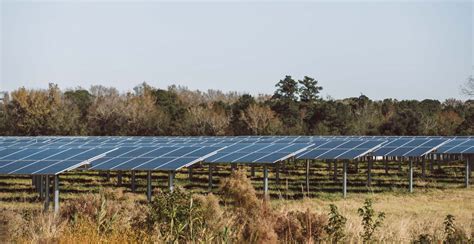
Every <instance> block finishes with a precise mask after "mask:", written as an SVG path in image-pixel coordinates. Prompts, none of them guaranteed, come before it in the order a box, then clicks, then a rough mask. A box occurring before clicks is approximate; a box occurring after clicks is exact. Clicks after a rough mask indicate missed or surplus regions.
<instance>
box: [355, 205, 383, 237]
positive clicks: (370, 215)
mask: <svg viewBox="0 0 474 244" xmlns="http://www.w3.org/2000/svg"><path fill="white" fill-rule="evenodd" d="M357 212H358V213H359V216H360V217H362V227H363V228H364V232H362V233H361V235H362V238H364V241H371V240H372V236H373V234H374V233H375V231H376V230H377V228H379V227H380V226H381V225H382V222H383V220H384V218H385V213H384V212H380V213H379V214H378V215H377V217H376V218H375V215H376V213H375V211H374V209H373V208H372V200H371V199H366V200H365V202H364V206H362V208H359V209H358V211H357Z"/></svg>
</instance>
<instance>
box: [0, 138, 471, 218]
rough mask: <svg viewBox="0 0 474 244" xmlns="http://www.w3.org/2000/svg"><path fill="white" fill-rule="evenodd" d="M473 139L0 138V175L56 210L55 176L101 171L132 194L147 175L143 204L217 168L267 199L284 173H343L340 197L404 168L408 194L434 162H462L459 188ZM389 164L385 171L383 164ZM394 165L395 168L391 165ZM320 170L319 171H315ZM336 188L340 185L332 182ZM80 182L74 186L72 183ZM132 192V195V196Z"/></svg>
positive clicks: (310, 180) (467, 172) (309, 178)
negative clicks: (242, 172)
mask: <svg viewBox="0 0 474 244" xmlns="http://www.w3.org/2000/svg"><path fill="white" fill-rule="evenodd" d="M473 154H474V138H473V137H439V136H437V137H399V136H397V137H389V136H236V137H233V136H228V137H227V136H225V137H1V138H0V175H3V176H4V177H8V178H15V177H19V176H22V177H31V188H32V189H34V190H35V192H36V193H37V194H38V196H39V199H42V201H43V203H44V209H45V210H46V211H47V210H49V209H50V205H53V208H52V209H53V210H54V212H57V211H59V206H60V199H61V195H60V192H61V178H62V177H63V176H65V175H68V174H71V173H74V172H99V173H100V175H103V177H105V178H106V179H110V177H111V175H116V176H117V181H118V183H119V184H120V185H122V177H123V175H129V176H130V185H129V186H128V187H130V191H131V192H137V191H136V190H137V188H138V187H140V186H138V181H137V180H136V178H137V177H136V175H139V174H141V175H143V174H145V175H146V185H144V186H143V185H142V186H141V187H144V188H145V189H146V191H145V192H146V198H147V200H148V201H151V199H152V198H153V194H152V192H153V183H152V181H153V177H154V175H156V174H158V173H159V174H163V173H165V174H166V175H167V179H166V181H167V187H168V189H169V190H170V191H173V190H174V187H175V184H176V180H177V179H176V174H177V173H179V174H185V175H186V176H187V178H188V181H189V182H193V180H194V179H195V178H194V177H193V174H195V173H196V172H197V171H200V172H201V173H202V172H203V171H206V172H207V180H208V184H207V185H208V189H209V191H211V190H212V188H213V187H214V184H215V178H214V177H215V175H218V174H219V169H220V168H221V167H227V166H229V167H230V168H231V170H235V169H237V168H238V167H240V168H246V169H248V170H249V171H250V172H249V173H250V175H251V176H252V177H255V173H256V171H260V172H259V173H261V174H262V177H261V178H259V179H260V180H261V186H262V187H261V188H259V189H261V192H262V195H264V196H266V197H268V198H270V197H271V195H270V193H269V184H270V180H269V179H271V177H270V175H269V172H271V173H272V174H273V178H274V179H271V180H272V181H271V182H274V183H275V184H279V181H280V172H281V171H283V169H284V168H286V169H287V168H289V167H292V166H295V165H304V168H305V180H304V182H300V184H301V185H302V186H303V188H304V189H302V191H303V192H306V193H308V195H310V194H309V192H310V190H311V188H312V187H313V185H314V184H318V182H314V179H315V178H314V175H315V174H316V171H315V170H314V168H315V167H316V166H318V167H323V168H325V169H327V172H328V174H329V175H330V176H331V172H334V175H333V177H334V178H337V176H338V172H339V171H341V174H340V175H341V178H342V181H341V182H340V183H341V184H340V187H339V189H340V192H341V194H342V196H343V197H346V195H347V194H348V187H347V184H348V175H349V174H351V171H350V170H348V168H351V169H353V168H355V169H356V170H357V171H358V168H359V165H362V164H364V165H367V167H366V182H365V183H366V185H367V186H368V187H372V186H376V184H377V182H374V176H373V173H372V170H373V165H374V163H378V164H379V165H383V167H385V171H386V173H389V167H391V169H393V167H394V166H395V167H398V168H399V169H400V168H401V167H407V168H408V174H407V175H406V182H407V183H408V185H407V188H406V191H409V192H413V191H414V168H415V167H417V166H418V167H419V168H420V169H421V176H422V177H424V176H425V175H426V174H427V171H428V170H430V171H432V170H433V167H434V165H435V164H437V165H439V164H440V163H443V165H449V164H450V162H452V161H458V162H459V161H462V162H463V163H464V170H463V173H464V182H463V183H464V184H463V185H464V186H465V187H468V186H469V180H470V176H471V174H472V168H473V164H472V161H473V159H472V155H473ZM389 162H390V165H389ZM393 162H396V164H395V165H393ZM321 165H322V166H321ZM337 182H339V181H337ZM77 184H80V183H77ZM137 194H138V193H137Z"/></svg>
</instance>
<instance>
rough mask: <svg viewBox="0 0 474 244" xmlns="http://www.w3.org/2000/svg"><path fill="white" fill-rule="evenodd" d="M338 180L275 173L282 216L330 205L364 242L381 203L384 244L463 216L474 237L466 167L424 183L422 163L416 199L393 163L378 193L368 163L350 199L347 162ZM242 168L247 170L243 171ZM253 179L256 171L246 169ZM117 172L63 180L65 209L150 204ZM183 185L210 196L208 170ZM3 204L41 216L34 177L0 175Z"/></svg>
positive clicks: (160, 182) (378, 176) (141, 178)
mask: <svg viewBox="0 0 474 244" xmlns="http://www.w3.org/2000/svg"><path fill="white" fill-rule="evenodd" d="M338 166H339V167H338V169H337V178H336V179H335V178H334V168H333V165H331V168H329V169H328V164H327V163H325V162H315V163H312V164H311V168H310V172H311V173H310V190H309V194H308V192H307V190H306V189H305V177H306V172H305V164H304V163H303V162H293V163H289V164H287V165H282V166H281V169H280V174H279V175H280V183H279V184H277V182H276V180H275V171H274V170H273V169H270V174H269V177H270V182H269V187H270V196H271V200H272V201H271V203H272V205H273V206H274V208H275V209H276V210H277V211H280V212H288V211H291V210H300V211H305V210H306V209H308V208H309V209H310V210H311V211H314V212H317V213H320V214H324V213H328V211H329V204H335V205H336V206H338V207H339V209H340V211H341V213H342V214H343V215H344V216H346V217H347V219H348V221H347V226H346V229H347V236H348V238H349V240H352V241H360V240H361V239H360V238H361V237H360V232H361V230H362V226H361V224H360V217H359V216H358V215H357V209H358V208H360V207H361V206H362V204H363V202H364V199H366V198H371V199H373V200H374V202H375V203H374V209H375V210H376V211H383V212H385V213H386V219H385V221H384V225H383V226H382V229H381V231H379V232H378V234H377V235H378V236H377V238H378V239H379V240H386V241H395V242H409V241H410V240H413V239H416V238H417V236H418V235H420V234H423V233H427V234H430V235H432V236H435V237H437V238H438V239H442V237H443V235H444V232H443V221H444V218H445V217H446V215H448V214H452V215H454V216H455V218H456V223H457V226H458V227H459V228H460V229H462V230H463V231H464V232H465V233H466V234H467V235H472V234H471V233H474V231H473V230H472V229H473V228H474V190H473V189H472V188H469V189H465V188H464V175H465V168H464V164H463V163H462V162H451V163H449V164H443V165H441V166H440V167H439V166H438V165H436V166H435V167H434V170H433V171H432V172H430V171H429V170H428V171H427V175H426V176H425V177H424V178H423V177H421V168H420V167H419V165H415V166H416V167H415V171H414V177H415V182H414V184H415V185H414V187H415V192H414V193H412V194H410V193H408V190H407V188H408V173H407V171H408V169H407V167H406V165H405V164H402V167H401V169H399V164H398V162H391V163H389V165H388V166H389V171H388V174H386V172H385V165H384V164H383V163H380V162H377V163H375V164H374V166H373V169H372V187H367V185H366V184H367V173H366V172H367V164H366V163H363V162H361V163H359V165H358V169H356V165H355V164H354V163H352V164H349V167H348V173H349V174H348V197H347V198H346V199H343V198H342V194H341V191H342V178H341V173H342V169H341V166H342V164H339V165H338ZM239 167H240V168H242V167H244V166H239ZM245 169H246V170H248V176H250V167H245ZM255 172H256V173H255V176H254V177H251V180H252V184H253V185H254V186H255V188H256V189H257V191H258V192H259V193H260V194H262V188H263V179H262V167H255ZM230 173H231V168H230V166H228V165H227V166H224V165H218V166H216V169H215V170H214V173H213V185H214V188H213V192H215V193H217V190H218V189H217V188H218V187H217V186H218V184H219V181H220V180H221V179H222V178H226V177H228V176H229V175H230ZM116 174H117V173H116V172H112V173H111V178H110V180H107V178H106V173H105V172H96V171H79V170H77V171H74V172H69V173H66V174H64V175H61V176H60V189H61V194H60V197H61V204H63V203H64V202H66V201H68V200H70V199H74V198H77V197H78V196H80V195H82V194H84V193H91V192H92V193H97V192H99V190H100V189H101V188H122V189H123V190H124V192H126V194H129V195H130V196H132V197H133V198H134V199H135V201H138V202H143V203H144V202H145V201H146V193H145V184H146V174H145V173H143V172H141V173H140V172H137V191H136V193H131V191H130V187H129V186H130V175H129V174H126V172H124V174H123V181H122V185H121V186H118V184H117V175H116ZM152 182H153V187H154V188H167V174H165V173H154V174H153V181H152ZM175 184H176V185H177V186H180V187H183V188H185V189H187V190H189V191H191V192H194V193H207V192H208V167H207V166H198V167H195V168H194V169H193V178H192V180H190V179H189V175H188V171H187V170H182V171H180V172H178V173H177V174H176V180H175ZM0 206H1V208H2V209H12V210H25V209H31V210H34V209H36V210H38V209H41V208H42V206H43V205H42V202H41V201H40V200H39V198H38V196H37V193H36V192H35V191H34V189H33V187H32V186H31V178H30V177H27V176H24V177H19V176H15V177H10V176H2V177H0Z"/></svg>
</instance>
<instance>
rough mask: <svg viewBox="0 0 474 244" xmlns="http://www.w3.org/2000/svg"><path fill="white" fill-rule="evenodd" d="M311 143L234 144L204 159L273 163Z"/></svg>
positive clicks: (208, 160) (213, 161)
mask: <svg viewBox="0 0 474 244" xmlns="http://www.w3.org/2000/svg"><path fill="white" fill-rule="evenodd" d="M312 145H313V144H308V143H292V144H286V143H263V142H261V143H256V144H250V145H249V144H236V145H234V146H230V147H229V148H231V149H232V150H231V151H229V150H228V149H229V148H227V149H224V150H222V151H220V152H218V153H216V154H215V155H213V156H211V157H209V158H207V159H205V162H207V163H275V162H277V161H282V160H285V159H287V158H289V157H292V156H295V155H296V154H297V153H299V152H301V151H304V150H306V149H307V148H308V147H310V146H312Z"/></svg>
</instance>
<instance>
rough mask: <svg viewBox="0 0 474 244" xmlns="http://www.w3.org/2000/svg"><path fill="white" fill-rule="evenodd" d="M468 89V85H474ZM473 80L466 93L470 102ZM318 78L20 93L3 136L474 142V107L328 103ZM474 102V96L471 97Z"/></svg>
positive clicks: (0, 111) (5, 110)
mask: <svg viewBox="0 0 474 244" xmlns="http://www.w3.org/2000/svg"><path fill="white" fill-rule="evenodd" d="M469 82H470V83H469ZM472 83H473V82H472V78H470V79H469V80H468V83H467V86H466V87H465V88H463V92H464V93H465V94H467V95H469V92H471V90H469V89H470V88H472ZM469 85H471V87H469ZM322 89H323V87H322V86H320V85H319V84H318V81H317V80H316V79H314V78H311V77H308V76H305V77H303V78H302V79H301V80H299V79H295V78H293V77H291V76H285V77H284V78H283V79H282V80H280V81H278V82H277V83H276V85H275V92H274V94H271V95H266V94H260V95H258V96H252V95H250V94H245V93H239V92H222V91H219V90H207V91H204V92H203V91H199V90H190V89H188V88H187V87H183V86H177V85H172V86H169V87H168V88H167V89H159V88H155V87H152V86H150V85H148V84H147V83H142V84H139V85H138V86H136V87H135V88H134V89H133V92H127V93H122V92H119V91H118V90H117V89H116V88H113V87H104V86H100V85H96V86H92V87H90V89H88V90H87V89H84V88H75V89H67V90H61V89H60V88H59V87H58V85H56V84H52V83H50V84H49V87H48V88H47V89H28V88H25V87H21V88H18V89H17V90H14V91H12V92H10V93H8V94H6V95H5V97H4V99H3V102H1V103H0V135H4V136H9V135H17V136H26V135H29V136H39V135H70V136H79V135H81V136H83V135H84V136H85V135H91V136H106V135H109V136H122V135H123V136H125V135H127V136H159V135H172V136H178V135H189V136H201V135H207V136H221V135H410V136H414V135H443V136H450V135H473V134H474V100H466V101H462V100H458V99H455V98H452V99H447V100H445V101H438V100H431V99H426V100H422V101H418V100H400V101H399V100H396V99H391V98H387V99H384V100H372V99H370V98H369V97H367V96H365V95H360V96H359V97H350V98H345V99H333V98H331V97H326V98H323V97H321V96H320V92H321V90H322ZM471 95H472V94H471Z"/></svg>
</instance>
